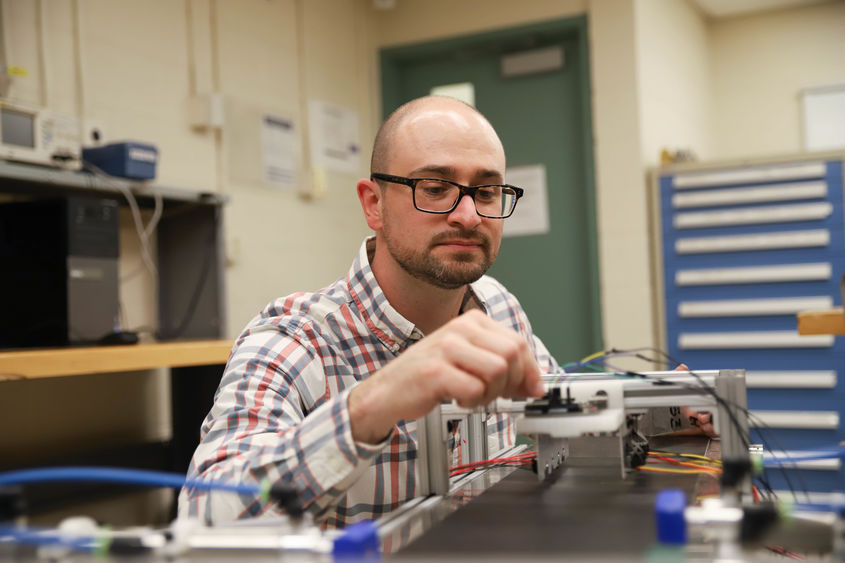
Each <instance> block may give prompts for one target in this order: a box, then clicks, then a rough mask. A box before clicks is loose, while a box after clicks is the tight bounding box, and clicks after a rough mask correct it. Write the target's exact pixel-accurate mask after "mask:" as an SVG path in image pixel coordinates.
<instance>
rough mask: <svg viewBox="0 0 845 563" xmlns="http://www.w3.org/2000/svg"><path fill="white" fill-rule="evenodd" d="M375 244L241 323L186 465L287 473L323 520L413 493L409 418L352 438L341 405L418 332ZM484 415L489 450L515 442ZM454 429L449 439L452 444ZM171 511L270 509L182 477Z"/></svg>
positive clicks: (486, 303)
mask: <svg viewBox="0 0 845 563" xmlns="http://www.w3.org/2000/svg"><path fill="white" fill-rule="evenodd" d="M374 248H375V240H374V239H373V238H370V239H368V240H366V241H365V242H364V243H363V244H362V245H361V249H360V251H359V253H358V256H357V257H356V259H355V261H354V262H353V264H352V268H351V269H350V270H349V273H348V275H347V276H346V277H345V278H341V279H339V280H338V281H336V282H335V283H334V284H332V285H330V286H328V287H326V288H324V289H322V290H320V291H317V292H315V293H295V294H293V295H289V296H287V297H283V298H280V299H277V300H276V301H274V302H272V303H270V304H269V305H268V306H267V307H266V308H265V309H264V310H263V311H262V312H261V313H260V314H259V315H258V316H256V317H255V318H254V319H253V320H252V321H251V322H250V323H249V324H248V325H247V327H246V328H245V329H244V331H243V333H242V334H241V335H240V336H239V337H238V339H237V341H236V342H235V346H234V348H233V350H232V354H231V355H230V357H229V361H228V364H227V366H226V370H225V372H224V374H223V378H222V380H221V381H220V387H219V388H218V390H217V394H216V395H215V399H214V406H213V407H212V409H211V411H210V412H209V414H208V416H207V417H206V419H205V422H204V423H203V425H202V430H201V442H200V445H199V447H198V448H197V450H196V452H195V453H194V457H193V460H192V462H191V466H190V468H189V470H188V476H189V477H191V478H202V479H215V480H220V481H224V482H236V483H254V484H258V483H261V482H263V481H264V480H269V481H270V482H272V483H276V482H283V483H287V484H289V485H292V486H293V487H294V488H295V489H296V490H297V491H298V492H299V496H300V500H301V501H302V502H303V504H304V505H305V506H306V507H307V508H308V510H309V511H310V512H311V513H312V514H313V515H314V516H315V518H316V519H317V521H320V522H322V523H323V525H324V526H326V527H336V526H344V525H346V524H350V523H352V522H357V521H360V520H367V519H373V518H377V517H379V516H381V515H383V514H385V513H386V512H388V511H390V510H393V509H395V508H396V507H398V506H399V505H400V504H401V503H402V502H404V501H407V500H409V499H411V498H413V497H414V491H415V488H416V483H415V479H416V473H415V471H414V463H415V460H416V456H417V448H416V423H415V421H402V422H400V423H399V424H397V425H396V427H395V428H394V430H393V431H392V433H391V434H390V436H388V437H387V438H386V440H385V441H384V442H383V443H381V444H376V445H370V444H364V443H359V442H356V441H355V440H354V439H353V438H352V432H351V428H350V422H349V411H348V410H347V397H348V395H349V392H350V390H351V389H352V388H353V387H354V386H355V384H356V383H357V382H359V381H362V380H364V379H366V378H367V377H369V375H370V374H372V373H374V372H376V371H377V370H379V369H381V368H382V367H383V366H384V365H385V364H387V363H388V362H389V361H391V360H392V359H394V358H395V357H396V356H398V355H399V354H401V353H402V351H404V350H405V349H406V348H408V346H410V345H412V344H414V343H415V342H416V341H418V340H419V339H420V338H422V337H423V334H422V332H420V330H419V329H417V328H416V327H415V326H414V325H413V324H412V323H411V322H410V321H408V320H407V319H405V318H404V317H402V316H401V315H400V314H399V313H398V312H397V311H396V310H395V309H393V307H391V305H390V303H388V301H387V299H386V298H385V296H384V294H383V293H382V290H381V288H380V287H379V285H378V282H377V281H376V279H375V276H374V275H373V272H372V270H371V269H370V257H371V254H370V253H371V252H372V251H373V250H374ZM470 287H471V290H472V296H473V297H474V298H475V299H474V300H469V301H471V302H474V305H475V306H480V307H481V308H483V310H484V311H485V312H486V313H487V314H488V315H490V316H491V317H492V318H494V319H496V320H498V321H499V322H501V323H502V324H504V325H505V326H508V327H510V328H512V329H514V330H516V331H517V332H519V333H521V334H523V335H524V336H525V338H526V339H527V340H528V342H529V344H530V345H531V347H532V349H533V351H534V353H535V356H536V358H537V362H538V364H539V366H540V371H541V372H544V373H546V372H551V371H554V370H555V369H556V367H557V364H556V363H555V361H554V359H552V358H551V356H550V355H549V353H548V351H547V350H546V348H545V346H544V345H543V344H542V342H540V340H539V339H538V338H536V337H535V336H533V334H532V332H531V326H530V324H529V323H528V319H527V318H526V316H525V313H524V312H523V310H522V308H521V307H520V305H519V303H518V302H517V300H516V299H515V298H514V297H513V296H512V295H511V294H510V293H508V292H507V290H505V288H504V287H503V286H502V285H501V284H499V283H498V282H497V281H495V280H494V279H493V278H490V277H488V276H484V277H482V278H481V279H480V280H478V281H477V282H475V283H473V284H471V285H470ZM487 426H488V432H489V437H488V445H489V451H490V452H491V453H492V452H495V451H498V450H500V449H501V448H503V447H507V446H509V445H512V444H513V439H514V434H515V432H514V428H513V426H512V424H511V422H510V418H509V417H507V416H506V415H491V416H490V418H489V419H488V423H487ZM456 438H457V439H455V440H452V441H451V446H452V447H453V450H454V449H457V448H459V447H460V446H461V439H460V436H459V435H457V436H456ZM453 453H454V452H453ZM454 459H455V456H454V455H453V460H454ZM458 459H459V458H458ZM179 512H180V515H182V516H185V515H190V516H198V517H202V518H205V519H206V520H208V521H221V520H232V519H236V518H250V517H259V516H264V515H274V516H276V515H278V512H277V509H276V508H275V506H274V505H273V504H272V503H264V502H262V501H261V500H260V499H259V498H255V497H249V496H244V495H237V494H234V493H226V492H214V493H206V492H203V491H196V490H191V489H187V488H186V489H183V490H182V492H181V494H180V498H179Z"/></svg>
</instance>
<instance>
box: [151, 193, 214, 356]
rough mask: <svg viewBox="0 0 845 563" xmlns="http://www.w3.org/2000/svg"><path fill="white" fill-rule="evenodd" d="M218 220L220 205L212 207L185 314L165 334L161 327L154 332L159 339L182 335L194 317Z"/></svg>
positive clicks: (203, 284)
mask: <svg viewBox="0 0 845 563" xmlns="http://www.w3.org/2000/svg"><path fill="white" fill-rule="evenodd" d="M219 221H220V206H219V205H218V206H215V207H214V223H213V225H212V229H211V233H210V235H209V238H208V241H207V242H206V252H205V256H204V257H203V262H202V267H201V268H200V275H199V278H198V279H197V284H196V286H195V287H194V291H193V293H192V294H191V298H190V300H189V301H188V307H187V309H186V310H185V316H184V317H182V321H181V322H180V323H179V325H177V327H176V328H175V329H174V330H173V331H172V332H168V333H167V334H165V333H163V332H162V331H161V329H159V331H158V332H157V333H156V338H157V339H159V340H168V339H175V338H179V337H180V336H182V334H183V333H184V332H185V330H186V329H187V328H188V325H189V324H190V323H191V321H192V320H193V319H194V315H195V314H196V312H197V306H198V305H199V300H200V295H202V290H203V287H204V286H205V280H206V278H207V276H208V271H209V269H210V268H211V257H212V255H213V254H214V251H215V244H214V238H215V234H216V229H217V225H218V224H219Z"/></svg>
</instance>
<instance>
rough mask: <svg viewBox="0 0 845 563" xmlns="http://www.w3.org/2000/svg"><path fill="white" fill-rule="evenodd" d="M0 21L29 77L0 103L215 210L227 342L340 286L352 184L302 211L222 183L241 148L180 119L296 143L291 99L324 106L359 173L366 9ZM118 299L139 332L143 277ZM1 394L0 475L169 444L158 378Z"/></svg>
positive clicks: (168, 0) (340, 181) (226, 6)
mask: <svg viewBox="0 0 845 563" xmlns="http://www.w3.org/2000/svg"><path fill="white" fill-rule="evenodd" d="M2 8H3V16H4V28H5V30H6V32H7V33H6V34H5V42H6V45H7V46H8V53H7V62H8V63H9V64H17V65H20V66H23V67H26V68H27V69H28V71H29V76H28V77H25V78H16V79H15V81H14V82H13V84H12V85H11V89H10V91H9V94H10V97H13V98H16V99H18V100H19V101H24V102H28V103H30V104H34V105H48V106H49V107H50V108H51V109H53V110H56V111H63V112H67V113H72V114H76V115H78V116H80V117H81V118H82V119H83V121H84V122H85V123H96V124H98V125H101V126H102V127H103V129H104V131H105V133H106V135H107V140H122V139H135V140H142V141H148V142H151V143H154V144H155V145H157V146H158V148H159V150H160V157H161V158H160V163H159V166H158V171H157V172H158V176H157V179H156V181H155V182H156V183H157V184H159V185H166V186H168V187H180V188H186V189H194V190H201V191H211V192H219V193H222V194H224V195H226V196H228V197H229V198H230V199H229V203H228V204H227V205H226V207H225V211H224V221H225V237H226V246H227V248H226V251H227V256H228V258H229V264H228V268H227V271H226V278H227V279H226V285H227V301H228V317H229V319H228V320H229V323H228V325H229V326H228V335H229V336H230V337H234V336H235V335H236V334H238V332H239V331H240V330H241V328H242V327H243V325H244V324H245V323H246V322H247V321H248V320H249V319H250V318H251V317H252V316H253V315H255V314H256V313H257V312H258V310H259V309H260V308H262V307H263V306H264V305H265V304H266V303H267V302H268V301H270V300H271V299H273V298H275V297H278V296H282V295H285V294H287V293H290V292H292V291H296V290H307V289H317V288H319V287H322V286H324V285H326V284H328V283H330V282H332V281H334V280H335V279H336V278H337V277H339V276H342V275H345V274H346V271H347V269H348V268H349V265H350V264H351V262H352V259H353V257H354V254H355V252H356V251H357V248H358V245H359V244H360V241H361V240H362V239H363V237H364V236H366V234H367V233H368V230H367V227H366V223H365V222H364V220H363V218H362V217H361V211H360V207H359V204H358V201H357V197H356V195H355V181H356V180H357V179H358V177H359V173H354V174H340V173H332V172H329V173H327V174H325V182H324V188H325V193H324V194H323V195H322V196H321V197H319V198H312V199H306V198H303V197H301V195H300V194H299V190H297V189H294V190H290V191H281V190H278V189H273V188H270V187H267V186H265V185H256V184H255V183H250V182H246V181H243V180H242V178H241V177H240V176H238V175H237V174H235V173H233V172H234V170H233V168H234V167H233V166H232V163H233V162H234V163H235V164H236V165H237V164H238V161H237V154H238V150H240V149H241V148H242V147H239V146H235V143H234V142H233V140H232V137H233V135H232V134H231V131H227V130H226V129H225V128H224V130H223V131H221V132H215V131H213V130H211V131H208V130H206V131H198V130H194V129H192V128H191V127H190V124H189V119H188V112H187V111H186V110H187V107H188V102H189V100H190V99H192V98H193V97H194V96H196V95H203V94H208V93H211V92H219V93H221V94H222V95H223V96H224V97H225V99H226V101H227V107H229V108H234V109H235V110H239V109H243V108H252V109H253V110H255V111H257V112H258V114H259V115H260V113H261V112H263V111H270V112H276V113H280V114H282V115H285V116H288V117H291V118H292V119H293V120H294V123H295V126H297V127H298V128H299V132H300V134H302V132H303V131H304V130H305V122H304V119H305V117H304V116H305V113H304V111H303V110H304V108H305V107H306V100H308V99H317V100H323V101H327V102H331V103H334V104H336V105H339V106H342V107H344V108H346V109H349V110H351V111H353V112H356V113H357V114H358V116H359V119H360V131H361V144H362V146H363V147H365V149H364V150H363V154H362V159H361V170H360V174H364V173H366V171H367V170H368V168H369V161H368V159H369V149H367V148H366V147H367V146H368V145H369V144H370V143H371V142H372V137H373V135H374V131H375V126H376V121H377V117H376V116H377V114H378V111H379V110H378V108H379V101H378V96H377V95H376V94H375V92H377V91H378V88H377V77H376V66H375V64H376V59H375V54H374V51H373V49H372V47H371V45H370V42H369V39H368V38H369V37H370V35H371V34H372V29H371V28H372V23H371V20H372V14H373V11H372V8H371V3H370V2H369V0H143V1H134V0H34V1H32V2H23V1H20V0H2ZM42 28H43V30H44V32H45V33H44V41H43V56H42V52H41V46H40V45H41V43H40V41H39V30H40V29H42ZM77 53H78V55H77ZM304 140H305V139H304V137H301V138H300V141H301V142H304ZM256 146H257V143H256ZM306 157H307V151H305V150H303V151H302V158H301V159H300V161H299V163H298V164H299V167H300V169H299V173H300V180H301V182H300V186H301V188H302V190H303V191H308V190H309V188H310V187H311V184H310V178H311V170H310V168H309V162H308V160H307V158H306ZM122 217H123V220H122V225H121V263H120V270H121V273H123V274H125V273H127V272H130V271H132V270H134V269H135V268H136V266H137V265H138V263H139V250H138V247H139V245H138V239H137V236H136V235H135V233H134V228H133V227H132V225H131V223H130V222H129V221H128V215H127V214H125V213H124V214H122ZM197 267H199V263H198V264H197ZM120 289H121V301H122V305H123V309H124V315H125V318H126V322H125V327H126V328H134V327H138V326H141V325H155V324H156V307H155V287H154V284H153V283H152V277H151V275H150V274H149V273H148V272H143V273H142V274H141V275H138V276H135V277H134V278H132V279H131V280H129V281H127V282H125V283H123V284H122V285H121V288H120ZM2 385H3V389H2V390H0V396H2V397H3V401H2V403H3V409H0V411H2V412H0V424H2V426H3V427H4V428H7V429H8V428H13V427H14V428H16V429H18V430H16V432H15V433H14V435H9V432H6V433H4V438H3V445H4V454H3V455H4V462H8V463H12V462H17V463H27V460H29V462H34V461H37V460H42V459H46V458H56V457H61V456H64V455H70V454H73V453H76V452H79V451H81V450H89V449H92V448H94V449H96V448H107V447H110V446H114V445H118V444H121V443H126V442H132V441H143V440H155V439H166V438H168V437H169V420H170V419H169V388H168V385H167V378H166V374H164V373H158V372H152V373H149V372H141V373H132V374H105V375H94V376H82V377H73V378H59V379H53V380H50V379H48V380H40V381H37V382H28V381H21V382H12V383H3V384H2ZM149 508H150V507H149V506H146V507H140V508H139V509H138V511H137V512H138V513H139V514H141V513H142V514H149V512H150V511H149ZM153 508H154V509H155V507H153ZM95 515H96V514H95ZM165 516H166V515H165ZM109 520H110V521H112V522H115V520H113V519H111V518H109ZM120 521H121V522H122V521H124V520H120Z"/></svg>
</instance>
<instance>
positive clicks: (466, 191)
mask: <svg viewBox="0 0 845 563" xmlns="http://www.w3.org/2000/svg"><path fill="white" fill-rule="evenodd" d="M370 180H382V181H384V182H390V183H391V184H402V185H403V186H408V187H409V188H411V200H412V201H413V202H414V209H416V210H417V211H422V212H423V213H434V214H435V215H445V214H447V213H451V212H452V211H454V210H455V209H457V207H458V204H459V203H460V202H461V198H463V197H464V196H469V198H470V199H471V200H472V206H473V207H474V208H475V212H476V213H477V214H478V215H479V216H480V217H485V218H487V219H507V218H508V217H510V216H511V215H513V212H514V210H515V209H516V204H517V203H518V202H519V198H521V197H522V196H523V195H524V194H525V190H523V189H522V188H518V187H517V186H512V185H510V184H480V185H478V186H464V185H463V184H459V183H457V182H453V181H452V180H446V179H445V178H405V177H404V176H394V175H392V174H382V173H380V172H373V173H372V174H370ZM423 180H434V181H436V182H445V183H447V184H451V185H453V186H455V187H456V188H458V189H459V190H460V195H459V196H458V197H457V198H455V203H454V204H452V207H450V208H449V209H446V210H444V211H432V210H430V209H420V208H419V207H417V182H422V181H423ZM492 187H497V188H510V189H512V190H513V191H514V192H515V194H516V198H515V199H514V200H513V205H511V210H510V213H508V214H507V215H485V214H483V213H482V212H481V211H479V210H478V205H477V204H476V201H475V194H476V193H477V192H478V190H479V189H480V188H492Z"/></svg>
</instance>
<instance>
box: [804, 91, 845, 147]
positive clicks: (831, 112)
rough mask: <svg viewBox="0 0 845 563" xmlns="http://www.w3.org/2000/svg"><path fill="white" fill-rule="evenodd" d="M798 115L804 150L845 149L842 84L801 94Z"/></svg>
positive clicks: (844, 97) (844, 102)
mask: <svg viewBox="0 0 845 563" xmlns="http://www.w3.org/2000/svg"><path fill="white" fill-rule="evenodd" d="M801 111H802V117H803V119H804V149H805V150H808V151H822V150H832V149H843V148H845V84H840V85H837V86H826V87H823V88H808V89H806V90H804V91H803V92H802V93H801Z"/></svg>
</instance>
